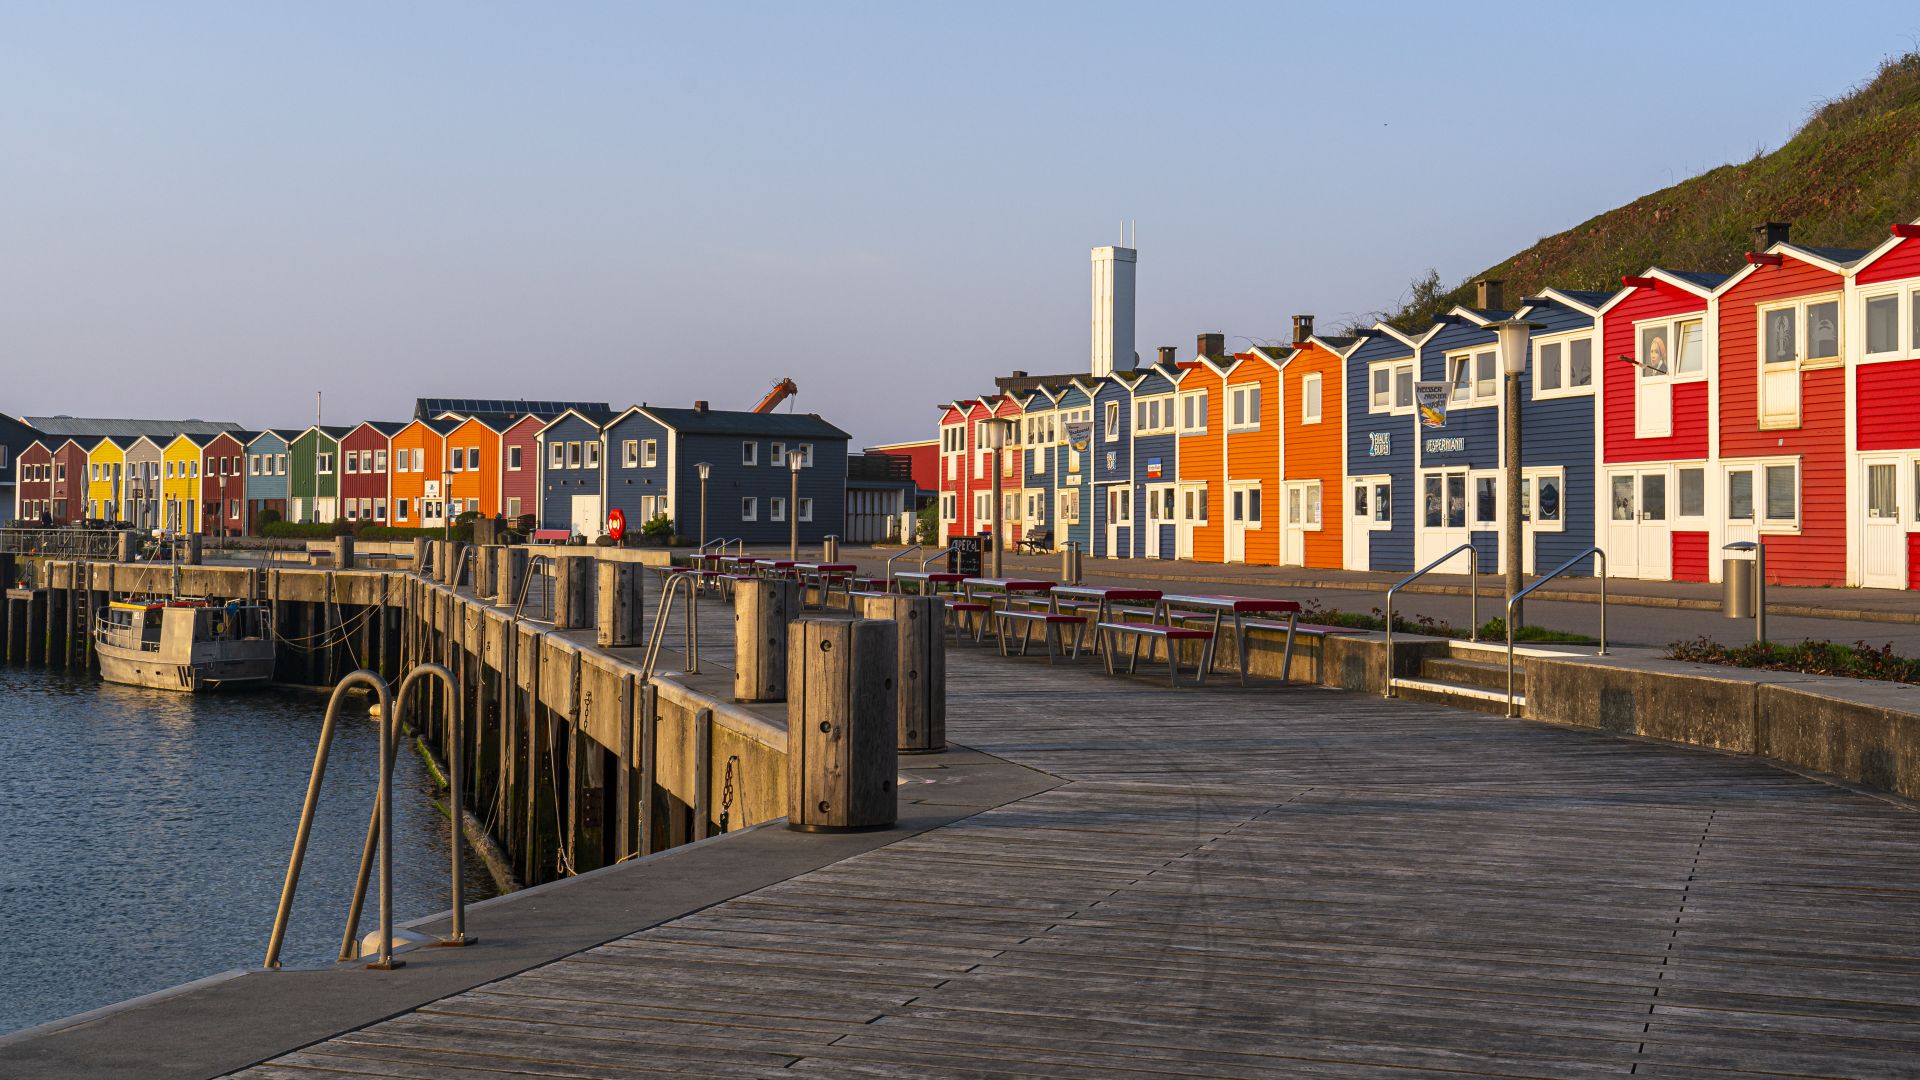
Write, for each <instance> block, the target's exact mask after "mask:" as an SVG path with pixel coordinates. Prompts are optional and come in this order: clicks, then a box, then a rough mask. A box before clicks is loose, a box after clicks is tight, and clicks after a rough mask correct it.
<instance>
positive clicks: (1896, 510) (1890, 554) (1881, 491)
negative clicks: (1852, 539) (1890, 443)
mask: <svg viewBox="0 0 1920 1080" xmlns="http://www.w3.org/2000/svg"><path fill="white" fill-rule="evenodd" d="M1860 469H1861V485H1860V490H1861V494H1862V497H1863V498H1864V499H1865V502H1866V506H1865V516H1864V518H1863V520H1862V522H1861V525H1860V553H1861V560H1860V584H1862V585H1865V586H1866V587H1867V588H1869V589H1904V588H1906V586H1907V534H1906V530H1905V528H1904V527H1903V526H1902V525H1901V523H1900V462H1899V460H1898V459H1895V458H1887V459H1871V458H1870V459H1866V460H1863V461H1861V462H1860Z"/></svg>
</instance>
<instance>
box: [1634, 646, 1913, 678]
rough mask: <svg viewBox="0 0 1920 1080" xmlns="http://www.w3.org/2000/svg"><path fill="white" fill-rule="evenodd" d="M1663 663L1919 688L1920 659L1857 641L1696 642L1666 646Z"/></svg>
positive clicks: (1885, 647)
mask: <svg viewBox="0 0 1920 1080" xmlns="http://www.w3.org/2000/svg"><path fill="white" fill-rule="evenodd" d="M1667 658H1668V659H1669V660H1687V661H1691V662H1693V663H1696V664H1722V665H1725V666H1728V667H1743V668H1755V669H1758V670H1762V671H1798V672H1804V673H1806V674H1809V675H1841V676H1845V677H1847V678H1853V679H1878V680H1881V681H1885V682H1905V683H1920V659H1914V658H1912V657H1907V656H1901V655H1899V654H1898V653H1895V652H1894V651H1893V645H1892V644H1891V643H1889V644H1886V645H1882V646H1880V647H1879V648H1877V649H1876V648H1874V647H1873V646H1871V645H1869V644H1867V643H1866V642H1864V641H1856V642H1854V643H1853V644H1852V645H1839V644H1835V643H1834V642H1831V641H1802V642H1798V643H1796V644H1791V645H1786V644H1780V643H1778V642H1772V641H1760V642H1750V643H1748V644H1745V645H1722V644H1720V643H1719V642H1717V641H1713V640H1710V639H1708V638H1705V637H1698V638H1694V639H1692V640H1690V641H1676V642H1674V643H1673V644H1671V645H1668V646H1667Z"/></svg>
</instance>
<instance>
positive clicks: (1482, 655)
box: [1390, 642, 1563, 716]
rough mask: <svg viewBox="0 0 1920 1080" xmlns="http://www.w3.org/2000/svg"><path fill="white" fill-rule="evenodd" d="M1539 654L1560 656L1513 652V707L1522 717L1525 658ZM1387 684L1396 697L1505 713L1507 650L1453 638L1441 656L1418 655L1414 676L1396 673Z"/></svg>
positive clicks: (1524, 709) (1534, 651)
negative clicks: (1419, 657) (1416, 671)
mask: <svg viewBox="0 0 1920 1080" xmlns="http://www.w3.org/2000/svg"><path fill="white" fill-rule="evenodd" d="M1544 655H1563V654H1559V653H1547V652H1543V651H1541V650H1534V649H1528V650H1521V649H1516V650H1515V651H1514V678H1513V691H1514V697H1513V705H1514V710H1515V711H1516V712H1517V713H1518V714H1519V715H1521V716H1525V715H1526V710H1527V659H1528V657H1529V656H1544ZM1390 685H1391V686H1392V689H1393V696H1394V697H1397V698H1406V699H1408V700H1410V701H1425V702H1431V703H1433V704H1436V705H1448V706H1451V707H1453V708H1456V709H1471V710H1473V711H1474V712H1482V713H1491V714H1493V715H1495V716H1504V715H1506V713H1507V650H1506V648H1505V647H1504V646H1493V645H1481V644H1478V643H1472V642H1453V643H1452V644H1450V645H1449V646H1448V651H1447V653H1446V654H1444V655H1426V656H1423V657H1422V658H1421V660H1420V668H1419V671H1418V673H1417V674H1413V675H1398V676H1395V677H1394V679H1393V681H1392V683H1391V684H1390Z"/></svg>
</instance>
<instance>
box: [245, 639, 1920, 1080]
mask: <svg viewBox="0 0 1920 1080" xmlns="http://www.w3.org/2000/svg"><path fill="white" fill-rule="evenodd" d="M949 664H950V675H951V680H952V689H951V698H950V701H951V707H950V732H951V736H952V738H953V739H954V740H955V741H957V742H960V743H963V744H965V745H968V746H971V747H974V748H977V749H981V750H985V751H987V752H990V753H993V754H997V755H999V756H1001V757H1004V758H1007V759H1010V760H1012V761H1015V762H1018V763H1020V764H1023V765H1026V766H1029V767H1032V768H1036V769H1041V770H1044V771H1046V772H1049V773H1052V774H1054V775H1056V776H1059V777H1061V778H1063V779H1066V780H1068V781H1070V783H1068V784H1067V785H1065V786H1063V787H1060V788H1058V789H1055V790H1053V791H1049V792H1046V793H1044V794H1041V795H1038V796H1035V797H1032V798H1028V799H1025V800H1022V801H1019V802H1016V803H1012V804H1009V805H1006V806H1004V807H1001V808H1000V809H997V810H993V811H990V812H988V813H985V814H981V815H979V816H977V817H973V818H970V819H967V820H964V821H961V822H959V823H957V824H954V825H951V826H948V827H946V828H942V829H938V830H935V831H933V832H929V833H924V834H921V835H919V836H915V837H911V838H908V839H905V840H902V841H900V842H898V843H895V844H892V845H890V846H888V847H885V848H881V849H879V850H876V851H872V852H869V853H867V854H863V855H859V856H856V857H854V858H850V859H847V860H845V861H843V862H839V863H836V864H833V865H831V866H828V867H826V868H824V869H821V870H818V871H816V872H813V873H810V874H806V875H804V876H801V877H797V878H792V879H790V880H787V881H785V882H782V883H781V884H778V885H774V886H772V887H769V888H765V889H761V890H759V891H757V892H753V893H750V894H747V895H745V896H741V897H739V898H737V899H734V900H730V901H727V902H725V903H721V904H718V905H716V906H713V907H710V908H708V909H706V910H703V911H700V912H698V913H695V914H692V915H689V916H686V917H684V918H681V919H678V920H675V921H673V922H670V923H667V924H664V925H661V926H659V927H656V928H654V929H652V930H648V931H646V932H643V933H639V934H634V935H632V936H630V937H627V938H624V939H621V940H618V941H615V942H613V943H611V944H609V945H606V946H604V947H601V948H597V949H592V950H589V951H587V952H583V953H580V954H577V955H574V956H572V957H569V958H566V959H564V960H561V961H558V962H555V963H552V964H549V965H546V966H544V967H540V968H537V969H534V970H532V971H528V972H526V973H523V974H520V975H516V976H513V977H510V978H506V979H503V980H501V981H499V982H496V983H493V984H490V985H487V986H484V987H482V988H480V989H477V990H474V991H471V992H468V993H464V994H460V995H457V996H455V997H451V998H447V999H445V1000H442V1001H439V1002H436V1003H434V1004H432V1005H429V1006H427V1007H425V1008H422V1009H419V1010H418V1011H416V1012H412V1013H409V1014H406V1015H403V1016H400V1017H397V1018H395V1019H391V1020H388V1021H385V1022H382V1023H378V1024H375V1025H372V1026H370V1027H366V1028H363V1029H361V1030H359V1031H355V1032H352V1033H349V1034H345V1035H342V1036H339V1037H338V1038H335V1039H332V1040H329V1041H327V1042H325V1043H321V1044H318V1045H315V1046H311V1047H308V1048H306V1049H304V1050H300V1051H298V1052H295V1053H292V1054H288V1055H286V1056H284V1057H282V1058H279V1059H277V1060H275V1061H273V1062H270V1063H268V1064H267V1065H264V1066H261V1067H258V1068H255V1069H252V1070H249V1071H247V1072H245V1073H244V1074H242V1075H244V1076H247V1077H251V1078H256V1080H268V1078H272V1080H280V1078H287V1080H293V1078H298V1080H314V1078H315V1077H323V1076H329V1075H333V1076H342V1075H344V1076H378V1077H435V1078H468V1077H471V1078H475V1080H478V1078H481V1077H487V1078H495V1077H498V1076H500V1075H502V1074H503V1073H506V1074H527V1075H541V1076H556V1077H596V1078H622V1077H635V1076H644V1075H651V1074H654V1073H658V1072H682V1073H692V1074H697V1075H705V1076H775V1075H790V1074H794V1073H813V1074H827V1075H838V1076H911V1077H945V1076H951V1077H982V1076H1044V1077H1110V1076H1121V1077H1124V1076H1193V1077H1230V1076H1290V1077H1291V1076H1305V1077H1362V1076H1364V1077H1378V1076H1383V1075H1385V1076H1397V1077H1418V1076H1423V1075H1431V1076H1442V1075H1452V1076H1458V1075H1498V1076H1509V1077H1598V1076H1610V1077H1611V1076H1621V1075H1628V1074H1632V1075H1636V1076H1640V1075H1645V1076H1657V1077H1673V1078H1703V1077H1718V1078H1722V1080H1725V1078H1727V1077H1730V1076H1740V1075H1761V1074H1767V1075H1780V1074H1787V1075H1793V1076H1854V1077H1898V1076H1920V918H1917V917H1916V916H1920V827H1917V826H1920V818H1917V817H1916V815H1915V814H1914V812H1913V811H1911V810H1910V809H1908V808H1907V807H1905V806H1904V805H1901V804H1896V803H1894V802H1892V801H1889V800H1882V799H1878V798H1875V797H1871V796H1867V795H1862V794H1859V793H1856V792H1852V791H1849V790H1846V789H1843V788H1839V787H1835V786H1832V785H1828V784H1825V783H1821V782H1819V781H1816V780H1812V779H1808V778H1805V777H1802V776H1798V775H1795V774H1792V773H1788V772H1785V771H1782V770H1779V769H1776V768H1773V767H1771V766H1768V765H1766V764H1765V763H1762V762H1759V761H1755V760H1752V759H1747V758H1740V757H1733V756H1728V755H1721V754H1715V753H1709V752H1704V751H1696V750H1689V749H1683V748H1677V747H1669V746H1664V745H1658V744H1653V743H1648V742H1642V741H1635V740H1630V739H1621V738H1616V737H1613V736H1609V735H1605V734H1601V733H1597V732H1592V731H1585V730H1569V729H1561V728H1553V727H1548V726H1544V725H1540V724H1534V723H1529V722H1524V721H1510V720H1505V719H1500V718H1495V717H1488V716H1482V715H1478V714H1470V713H1462V712H1454V711H1451V710H1447V709H1444V708H1440V707H1436V706H1431V705H1421V704H1413V703H1408V702H1399V701H1383V700H1379V699H1375V698H1370V697H1361V696H1357V695H1352V694H1344V693H1340V692H1336V691H1329V690H1321V689H1308V688H1298V689H1258V690H1251V691H1241V690H1235V689H1218V690H1207V691H1192V690H1182V691H1178V692H1174V691H1169V690H1168V689H1166V688H1165V687H1164V686H1156V685H1154V684H1153V683H1151V682H1150V681H1146V680H1142V681H1129V680H1122V679H1110V678H1107V677H1106V676H1104V675H1101V674H1098V673H1097V672H1096V671H1095V670H1094V669H1093V668H1092V667H1090V666H1086V665H1083V666H1082V667H1081V668H1079V669H1074V668H1068V667H1062V668H1055V669H1050V668H1047V667H1046V666H1045V665H1044V664H1041V663H1037V662H1010V661H1004V660H1002V659H1001V658H1000V657H999V656H998V655H997V654H993V653H992V652H991V650H983V649H977V648H967V649H959V650H954V651H951V652H950V653H949ZM688 865H689V867H692V866H693V865H695V864H694V863H692V862H689V864H688ZM475 931H476V933H478V934H479V935H480V936H481V937H482V939H483V940H484V937H485V927H484V926H476V927H475Z"/></svg>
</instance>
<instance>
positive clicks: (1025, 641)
mask: <svg viewBox="0 0 1920 1080" xmlns="http://www.w3.org/2000/svg"><path fill="white" fill-rule="evenodd" d="M993 617H994V620H995V622H996V623H998V624H999V625H997V626H995V627H994V636H995V637H996V638H998V639H999V641H1000V655H1001V656H1006V655H1007V643H1008V637H1009V631H1011V630H1012V628H1013V624H1016V623H1017V624H1019V626H1020V655H1021V656H1025V655H1027V650H1028V648H1030V647H1031V646H1032V644H1033V632H1034V630H1035V629H1036V628H1037V629H1038V630H1039V631H1040V636H1041V639H1042V641H1043V642H1044V643H1045V644H1046V646H1047V663H1048V664H1052V663H1053V662H1054V657H1055V656H1056V655H1057V654H1058V653H1063V652H1066V651H1067V643H1066V640H1065V639H1064V638H1063V637H1062V636H1061V635H1062V633H1063V630H1062V628H1063V627H1067V626H1071V627H1073V628H1074V629H1073V659H1075V660H1078V659H1080V647H1081V645H1082V644H1083V643H1084V641H1085V640H1086V636H1087V622H1088V619H1087V617H1086V616H1084V615H1072V614H1068V613H1065V612H1058V611H1021V610H1019V609H1016V608H1001V609H1000V610H998V611H996V612H994V613H993Z"/></svg>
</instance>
